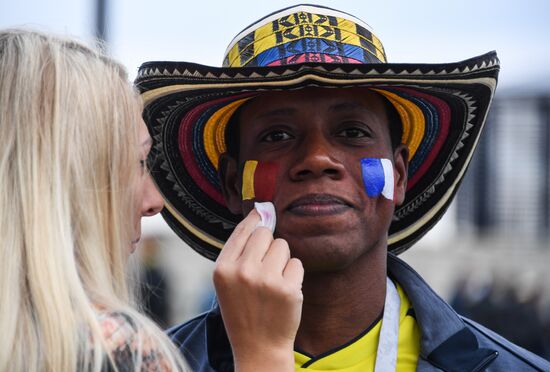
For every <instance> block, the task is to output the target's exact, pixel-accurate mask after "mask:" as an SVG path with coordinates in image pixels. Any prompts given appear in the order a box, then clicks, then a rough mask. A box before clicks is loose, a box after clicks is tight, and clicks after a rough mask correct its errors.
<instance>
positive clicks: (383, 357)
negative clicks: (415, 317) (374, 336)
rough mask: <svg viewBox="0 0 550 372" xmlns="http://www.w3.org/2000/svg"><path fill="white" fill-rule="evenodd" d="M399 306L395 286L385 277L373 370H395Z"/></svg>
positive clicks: (387, 371) (381, 371)
mask: <svg viewBox="0 0 550 372" xmlns="http://www.w3.org/2000/svg"><path fill="white" fill-rule="evenodd" d="M400 307H401V299H400V298H399V293H397V288H395V284H393V282H392V281H391V280H390V278H386V300H385V302H384V315H383V317H382V328H381V329H380V339H379V340H378V350H377V352H376V363H375V365H374V372H395V370H396V366H397V343H398V338H399V310H400Z"/></svg>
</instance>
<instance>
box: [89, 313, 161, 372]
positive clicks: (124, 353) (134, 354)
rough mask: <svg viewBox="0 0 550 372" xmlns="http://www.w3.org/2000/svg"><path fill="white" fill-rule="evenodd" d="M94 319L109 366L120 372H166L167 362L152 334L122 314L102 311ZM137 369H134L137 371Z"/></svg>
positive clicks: (137, 321)
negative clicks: (109, 360)
mask: <svg viewBox="0 0 550 372" xmlns="http://www.w3.org/2000/svg"><path fill="white" fill-rule="evenodd" d="M97 320H98V322H99V326H100V328H101V332H102V335H103V339H104V340H105V343H106V348H107V350H108V352H109V354H110V357H111V360H112V363H114V364H115V365H116V366H117V367H118V369H120V370H134V369H136V370H140V371H165V370H168V369H169V368H168V366H169V363H168V362H167V360H166V359H165V355H164V353H163V352H162V351H161V347H160V344H159V343H158V340H157V339H156V338H155V337H154V335H153V334H151V333H149V332H148V331H147V330H146V328H145V327H144V326H143V325H141V324H140V322H139V320H137V319H136V318H134V317H133V316H131V315H129V314H127V313H124V312H121V311H102V312H100V313H98V315H97ZM136 367H137V368H136Z"/></svg>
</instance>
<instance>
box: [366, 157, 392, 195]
mask: <svg viewBox="0 0 550 372" xmlns="http://www.w3.org/2000/svg"><path fill="white" fill-rule="evenodd" d="M361 174H362V176H363V185H364V186H365V191H366V192H367V195H368V196H369V197H371V198H375V197H377V196H379V195H382V196H383V197H385V198H386V199H389V200H392V201H393V191H394V190H393V189H394V185H395V184H394V177H393V165H392V162H391V161H390V160H389V159H379V158H363V159H361Z"/></svg>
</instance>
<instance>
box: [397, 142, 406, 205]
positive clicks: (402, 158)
mask: <svg viewBox="0 0 550 372" xmlns="http://www.w3.org/2000/svg"><path fill="white" fill-rule="evenodd" d="M393 166H394V169H395V190H394V201H395V204H396V205H401V204H403V201H404V200H405V191H407V177H408V176H407V175H408V170H409V148H408V147H407V145H405V144H400V145H399V146H397V147H396V148H395V150H394V152H393Z"/></svg>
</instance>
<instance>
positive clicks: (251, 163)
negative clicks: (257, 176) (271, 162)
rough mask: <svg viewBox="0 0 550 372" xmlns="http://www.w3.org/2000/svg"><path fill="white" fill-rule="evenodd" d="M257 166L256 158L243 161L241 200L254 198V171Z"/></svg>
mask: <svg viewBox="0 0 550 372" xmlns="http://www.w3.org/2000/svg"><path fill="white" fill-rule="evenodd" d="M257 166H258V161H257V160H247V161H246V162H245V163H244V170H243V189H242V194H243V200H250V199H254V197H255V196H256V195H255V194H254V173H255V172H256V167H257Z"/></svg>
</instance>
